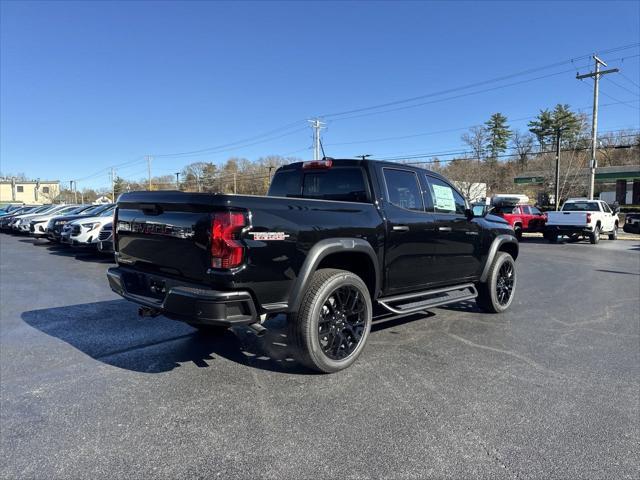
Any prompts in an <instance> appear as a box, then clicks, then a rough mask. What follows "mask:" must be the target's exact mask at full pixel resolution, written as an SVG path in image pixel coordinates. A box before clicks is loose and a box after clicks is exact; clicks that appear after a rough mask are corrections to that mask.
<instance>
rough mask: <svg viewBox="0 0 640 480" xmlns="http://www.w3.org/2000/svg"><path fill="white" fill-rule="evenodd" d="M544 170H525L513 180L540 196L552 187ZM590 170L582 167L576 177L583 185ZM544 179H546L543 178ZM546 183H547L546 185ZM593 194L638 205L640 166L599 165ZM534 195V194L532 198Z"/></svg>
mask: <svg viewBox="0 0 640 480" xmlns="http://www.w3.org/2000/svg"><path fill="white" fill-rule="evenodd" d="M546 175H547V176H546V177H545V172H541V171H539V172H535V171H534V172H525V173H523V174H521V175H518V176H516V177H515V178H514V179H513V181H514V183H516V184H517V185H521V186H522V188H523V190H527V191H528V192H530V193H533V194H537V197H538V202H539V203H541V204H542V203H546V202H543V201H542V199H541V198H540V197H541V196H542V195H544V194H545V193H546V192H548V191H551V190H552V189H553V185H552V183H553V180H552V179H549V177H548V173H547V174H546ZM590 175H591V170H590V169H589V168H582V169H580V171H579V172H578V177H579V179H580V181H581V183H582V184H583V185H588V181H589V176H590ZM545 179H546V180H545ZM547 183H549V184H548V185H547ZM594 190H595V195H596V196H597V197H598V198H600V199H601V200H604V201H606V202H608V203H614V202H618V203H619V204H620V205H640V166H638V165H625V166H618V167H601V168H598V169H597V170H596V175H595V185H594ZM535 197H536V195H534V198H535Z"/></svg>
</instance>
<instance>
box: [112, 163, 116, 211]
mask: <svg viewBox="0 0 640 480" xmlns="http://www.w3.org/2000/svg"><path fill="white" fill-rule="evenodd" d="M111 201H112V202H113V203H116V169H115V168H113V167H111Z"/></svg>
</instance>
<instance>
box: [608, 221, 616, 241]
mask: <svg viewBox="0 0 640 480" xmlns="http://www.w3.org/2000/svg"><path fill="white" fill-rule="evenodd" d="M617 239H618V224H617V223H616V224H615V225H614V227H613V231H612V232H611V233H610V234H609V240H617Z"/></svg>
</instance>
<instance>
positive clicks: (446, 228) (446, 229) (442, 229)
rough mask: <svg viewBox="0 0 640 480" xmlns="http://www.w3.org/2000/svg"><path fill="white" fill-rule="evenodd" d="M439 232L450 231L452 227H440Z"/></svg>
mask: <svg viewBox="0 0 640 480" xmlns="http://www.w3.org/2000/svg"><path fill="white" fill-rule="evenodd" d="M438 231H439V232H450V231H451V227H438Z"/></svg>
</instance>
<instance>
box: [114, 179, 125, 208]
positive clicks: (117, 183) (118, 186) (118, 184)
mask: <svg viewBox="0 0 640 480" xmlns="http://www.w3.org/2000/svg"><path fill="white" fill-rule="evenodd" d="M126 183H127V182H126V181H125V180H124V178H122V177H119V176H118V177H116V178H115V180H114V181H113V193H114V196H115V198H114V199H113V201H114V202H115V201H116V200H117V199H118V195H120V194H121V193H123V192H125V191H126V189H127V186H126Z"/></svg>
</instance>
